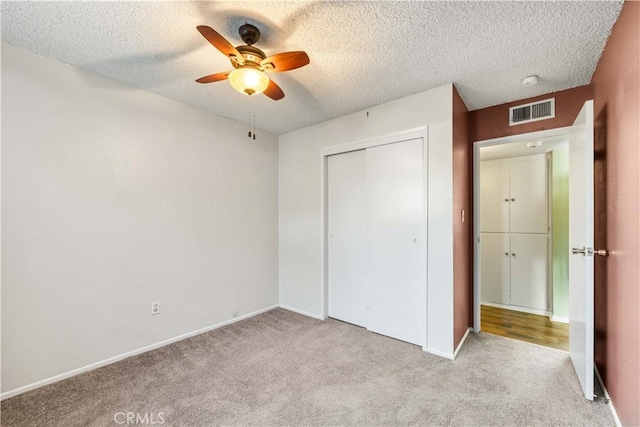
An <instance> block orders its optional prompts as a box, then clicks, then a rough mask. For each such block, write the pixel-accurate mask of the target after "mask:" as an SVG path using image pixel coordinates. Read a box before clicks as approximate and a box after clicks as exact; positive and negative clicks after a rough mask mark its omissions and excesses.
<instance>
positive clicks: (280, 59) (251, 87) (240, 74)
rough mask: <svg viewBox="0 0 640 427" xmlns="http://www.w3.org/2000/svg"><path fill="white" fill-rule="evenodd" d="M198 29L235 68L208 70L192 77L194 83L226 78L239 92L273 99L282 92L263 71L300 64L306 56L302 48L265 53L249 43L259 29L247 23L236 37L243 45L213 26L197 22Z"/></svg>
mask: <svg viewBox="0 0 640 427" xmlns="http://www.w3.org/2000/svg"><path fill="white" fill-rule="evenodd" d="M197 28H198V31H200V34H202V35H203V36H204V38H205V39H207V41H209V43H211V44H212V45H213V46H214V47H215V48H216V49H218V50H219V51H220V52H222V53H223V54H225V55H226V56H227V57H228V58H229V59H230V60H231V65H233V68H235V69H234V70H232V71H227V72H223V73H216V74H211V75H209V76H205V77H201V78H199V79H198V80H196V81H197V82H198V83H213V82H219V81H222V80H227V79H229V82H230V83H231V86H233V88H234V89H235V90H237V91H238V92H240V93H244V94H246V95H257V94H260V93H263V92H264V94H265V95H267V96H268V97H269V98H271V99H273V100H275V101H277V100H278V99H282V98H284V92H282V89H280V86H278V85H277V84H276V83H275V82H274V81H273V80H271V79H270V78H269V77H268V76H267V75H266V74H265V73H267V72H282V71H289V70H294V69H296V68H300V67H304V66H305V65H307V64H308V63H309V56H308V55H307V54H306V53H305V52H303V51H293V52H282V53H276V54H275V55H272V56H267V55H265V53H264V52H263V51H261V50H260V49H258V48H257V47H254V46H253V45H254V44H255V43H256V42H257V41H258V40H260V30H258V29H257V28H256V27H255V26H253V25H251V24H244V25H242V26H241V27H240V29H239V32H240V38H241V39H242V41H244V42H245V43H246V45H245V46H238V47H233V45H232V44H231V43H229V42H228V41H227V39H225V38H224V37H222V36H221V35H220V34H218V33H217V32H216V31H215V30H214V29H213V28H211V27H207V26H206V25H199V26H198V27H197Z"/></svg>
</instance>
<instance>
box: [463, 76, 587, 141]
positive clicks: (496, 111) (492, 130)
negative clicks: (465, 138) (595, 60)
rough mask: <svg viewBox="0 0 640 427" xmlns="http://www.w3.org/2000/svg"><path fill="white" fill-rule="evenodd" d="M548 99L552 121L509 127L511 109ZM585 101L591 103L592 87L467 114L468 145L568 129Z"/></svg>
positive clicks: (583, 87) (574, 89) (580, 87)
mask: <svg viewBox="0 0 640 427" xmlns="http://www.w3.org/2000/svg"><path fill="white" fill-rule="evenodd" d="M549 98H555V99H556V116H555V117H554V118H553V119H547V120H540V121H537V122H531V123H524V124H521V125H515V126H509V108H510V107H513V106H515V105H521V104H527V103H529V102H535V101H540V100H543V99H549ZM588 99H591V86H588V85H587V86H578V87H575V88H573V89H567V90H563V91H560V92H554V93H548V94H546V95H541V96H536V97H534V98H527V99H522V100H520V101H515V102H511V103H509V104H502V105H496V106H495V107H488V108H483V109H482V110H475V111H472V112H471V113H469V133H470V137H471V141H473V142H476V141H483V140H485V139H492V138H501V137H503V136H511V135H519V134H522V133H529V132H537V131H540V130H546V129H555V128H561V127H565V126H571V125H572V124H573V121H574V120H575V118H576V116H577V115H578V113H579V112H580V109H581V108H582V105H583V104H584V102H585V101H586V100H588Z"/></svg>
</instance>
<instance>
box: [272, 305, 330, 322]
mask: <svg viewBox="0 0 640 427" xmlns="http://www.w3.org/2000/svg"><path fill="white" fill-rule="evenodd" d="M279 307H280V308H282V309H284V310H288V311H293V312H294V313H298V314H302V315H303V316H307V317H313V318H314V319H318V320H325V319H324V317H322V316H318V315H317V314H313V313H310V312H308V311H304V310H300V309H297V308H294V307H290V306H288V305H283V304H280V306H279Z"/></svg>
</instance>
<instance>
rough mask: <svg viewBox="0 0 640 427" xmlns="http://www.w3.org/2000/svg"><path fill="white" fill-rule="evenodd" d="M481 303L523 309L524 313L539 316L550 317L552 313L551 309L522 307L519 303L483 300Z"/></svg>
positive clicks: (508, 308)
mask: <svg viewBox="0 0 640 427" xmlns="http://www.w3.org/2000/svg"><path fill="white" fill-rule="evenodd" d="M480 305H487V306H489V307H498V308H504V309H506V310H513V311H521V312H523V313H530V314H537V315H539V316H547V317H550V316H551V314H552V313H551V312H550V311H546V310H538V309H537V308H527V307H520V306H518V305H508V304H498V303H495V302H487V301H482V302H481V303H480Z"/></svg>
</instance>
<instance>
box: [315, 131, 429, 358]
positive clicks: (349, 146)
mask: <svg viewBox="0 0 640 427" xmlns="http://www.w3.org/2000/svg"><path fill="white" fill-rule="evenodd" d="M416 138H421V139H422V144H423V145H422V147H423V148H422V153H423V154H422V156H423V157H422V161H423V165H424V167H423V173H424V186H423V188H424V212H425V218H424V230H426V244H425V251H426V254H427V270H428V269H429V250H428V247H429V245H428V242H429V236H430V232H429V231H430V230H429V221H428V218H429V204H428V201H429V199H428V195H429V186H428V184H429V179H428V178H429V167H428V165H429V163H428V153H429V149H428V148H429V133H428V127H427V126H423V127H418V128H414V129H408V130H405V131H401V132H395V133H392V134H388V135H383V136H380V137H376V138H371V139H366V140H360V141H354V142H349V143H346V144H340V145H335V146H331V147H326V148H323V149H322V150H321V151H320V171H321V173H320V177H321V179H320V194H322V197H321V198H320V200H321V203H320V213H321V217H322V221H321V230H322V231H321V232H322V239H321V240H320V242H321V249H320V258H321V260H320V262H321V270H320V272H321V281H320V283H321V284H322V292H321V294H320V295H321V299H320V304H321V306H320V313H322V318H323V319H326V318H327V317H328V309H329V308H328V280H327V279H328V263H327V259H328V255H329V254H328V248H329V245H328V234H327V222H328V221H327V220H328V209H327V206H328V202H327V197H328V193H327V189H328V185H327V184H328V183H327V178H328V174H327V170H328V160H327V157H328V156H331V155H333V154H340V153H346V152H349V151H355V150H362V149H366V148H369V147H376V146H379V145H386V144H393V143H396V142H402V141H406V140H409V139H416ZM425 277H428V276H427V274H426V272H425ZM428 286H429V283H428V280H426V282H425V286H424V288H423V290H422V296H421V298H422V300H423V302H424V305H423V312H422V319H423V321H422V331H423V333H422V336H423V342H422V349H423V350H425V351H426V350H427V343H428V341H427V295H428V292H427V291H428Z"/></svg>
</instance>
